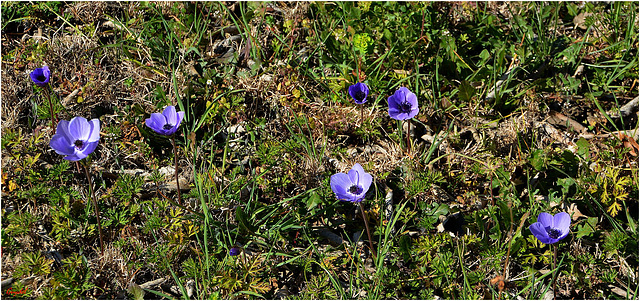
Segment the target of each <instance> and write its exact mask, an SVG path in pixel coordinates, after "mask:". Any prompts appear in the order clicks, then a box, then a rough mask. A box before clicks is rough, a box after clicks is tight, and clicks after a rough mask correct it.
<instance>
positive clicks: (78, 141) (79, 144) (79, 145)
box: [73, 140, 84, 148]
mask: <svg viewBox="0 0 640 301" xmlns="http://www.w3.org/2000/svg"><path fill="white" fill-rule="evenodd" d="M73 145H75V146H76V147H77V148H82V146H83V145H84V143H83V142H82V140H76V142H74V143H73Z"/></svg>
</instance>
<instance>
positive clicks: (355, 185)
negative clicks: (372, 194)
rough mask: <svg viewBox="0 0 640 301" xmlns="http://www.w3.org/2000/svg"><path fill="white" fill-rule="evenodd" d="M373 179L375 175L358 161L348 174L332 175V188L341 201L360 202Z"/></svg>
mask: <svg viewBox="0 0 640 301" xmlns="http://www.w3.org/2000/svg"><path fill="white" fill-rule="evenodd" d="M372 181H373V177H372V176H371V175H370V174H368V173H366V172H365V171H364V169H362V166H360V164H358V163H356V164H355V165H354V166H353V168H351V170H350V171H349V173H348V174H345V173H337V174H335V175H333V176H331V190H333V192H334V193H335V194H336V197H338V199H339V200H341V201H349V202H355V203H360V202H361V201H362V200H364V197H365V194H366V193H367V191H368V190H369V187H370V186H371V182H372Z"/></svg>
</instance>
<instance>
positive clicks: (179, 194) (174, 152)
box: [171, 134, 182, 205]
mask: <svg viewBox="0 0 640 301" xmlns="http://www.w3.org/2000/svg"><path fill="white" fill-rule="evenodd" d="M171 144H172V145H173V162H174V164H175V175H176V187H177V188H178V204H180V205H182V194H181V193H180V181H178V148H177V147H176V135H175V134H174V135H171Z"/></svg>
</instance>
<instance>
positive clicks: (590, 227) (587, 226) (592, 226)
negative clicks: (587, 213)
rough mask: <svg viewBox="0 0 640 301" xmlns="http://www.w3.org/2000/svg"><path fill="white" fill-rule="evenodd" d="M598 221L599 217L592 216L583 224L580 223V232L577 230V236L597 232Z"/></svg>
mask: <svg viewBox="0 0 640 301" xmlns="http://www.w3.org/2000/svg"><path fill="white" fill-rule="evenodd" d="M597 223H598V218H597V217H590V218H588V219H587V220H586V222H584V223H583V224H582V225H578V232H576V238H581V237H583V236H588V235H591V233H593V232H595V230H596V224H597Z"/></svg>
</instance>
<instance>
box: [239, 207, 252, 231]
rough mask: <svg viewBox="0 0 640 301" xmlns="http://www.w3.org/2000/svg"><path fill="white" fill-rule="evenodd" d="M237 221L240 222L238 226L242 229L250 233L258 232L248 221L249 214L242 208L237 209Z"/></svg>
mask: <svg viewBox="0 0 640 301" xmlns="http://www.w3.org/2000/svg"><path fill="white" fill-rule="evenodd" d="M236 219H237V220H238V224H240V228H242V229H244V230H246V231H247V232H250V233H254V232H255V231H256V229H255V227H254V226H253V225H252V224H251V223H249V221H248V220H247V214H246V213H245V212H244V210H242V207H237V208H236Z"/></svg>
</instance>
